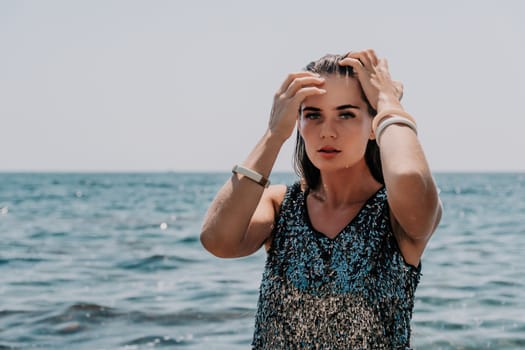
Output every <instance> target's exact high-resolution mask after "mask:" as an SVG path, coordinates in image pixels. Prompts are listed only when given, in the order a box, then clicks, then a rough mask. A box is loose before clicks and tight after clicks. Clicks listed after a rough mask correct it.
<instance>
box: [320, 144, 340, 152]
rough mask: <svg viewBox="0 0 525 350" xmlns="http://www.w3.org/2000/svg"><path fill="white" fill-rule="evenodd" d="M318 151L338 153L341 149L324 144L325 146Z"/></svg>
mask: <svg viewBox="0 0 525 350" xmlns="http://www.w3.org/2000/svg"><path fill="white" fill-rule="evenodd" d="M318 152H321V153H327V154H336V153H339V152H341V151H340V150H338V149H337V148H334V147H331V146H324V147H323V148H320V149H319V150H318Z"/></svg>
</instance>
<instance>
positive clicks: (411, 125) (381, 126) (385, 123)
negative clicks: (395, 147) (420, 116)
mask: <svg viewBox="0 0 525 350" xmlns="http://www.w3.org/2000/svg"><path fill="white" fill-rule="evenodd" d="M392 124H403V125H406V126H408V127H409V128H410V129H412V130H414V132H415V133H416V135H417V126H416V124H414V123H413V122H412V121H411V120H410V119H408V118H405V117H399V116H393V117H390V118H388V119H384V120H382V121H381V122H380V124H379V125H378V126H377V128H376V131H375V134H376V143H377V145H378V146H379V138H380V137H381V134H382V133H383V131H385V129H386V128H387V127H388V126H390V125H392Z"/></svg>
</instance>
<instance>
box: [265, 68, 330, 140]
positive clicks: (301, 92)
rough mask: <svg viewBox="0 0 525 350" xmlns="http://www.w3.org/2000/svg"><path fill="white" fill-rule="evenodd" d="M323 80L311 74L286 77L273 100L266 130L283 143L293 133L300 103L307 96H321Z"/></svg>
mask: <svg viewBox="0 0 525 350" xmlns="http://www.w3.org/2000/svg"><path fill="white" fill-rule="evenodd" d="M323 83H324V79H323V78H321V77H320V76H319V75H318V74H315V73H311V72H300V73H292V74H290V75H288V77H287V78H286V80H285V81H284V83H283V84H282V85H281V87H280V89H279V90H278V91H277V92H276V94H275V97H274V99H273V106H272V112H271V115H270V121H269V123H268V128H269V129H270V131H271V132H272V134H273V135H276V136H277V137H279V138H281V140H282V141H283V142H284V141H285V140H287V139H288V138H289V137H290V135H291V134H292V132H293V129H294V127H295V122H296V121H297V117H298V113H299V108H300V107H301V103H302V102H303V101H304V99H305V98H306V97H308V96H313V95H321V94H324V93H326V90H324V89H322V88H320V87H319V86H321V85H322V84H323Z"/></svg>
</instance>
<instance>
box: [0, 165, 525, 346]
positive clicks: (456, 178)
mask: <svg viewBox="0 0 525 350" xmlns="http://www.w3.org/2000/svg"><path fill="white" fill-rule="evenodd" d="M228 177H229V174H226V173H222V174H189V173H158V174H138V173H137V174H90V173H85V174H65V173H61V174H52V173H47V174H31V173H24V174H11V173H9V174H7V173H6V174H0V349H152V348H170V349H171V348H177V349H179V348H180V349H187V350H189V349H195V350H197V349H206V350H211V349H228V350H236V349H248V348H249V344H250V341H251V337H252V331H253V320H254V313H255V308H256V302H257V295H258V286H259V282H260V279H261V275H262V271H263V265H264V259H265V253H264V252H263V251H260V252H258V253H256V254H254V255H252V256H250V257H246V258H241V259H229V260H222V259H218V258H215V257H213V256H211V255H210V254H208V253H207V252H205V251H204V250H203V248H202V247H201V245H200V242H199V238H198V237H199V230H200V225H201V220H202V217H203V215H204V213H205V211H206V208H207V206H208V204H209V202H210V200H211V199H212V197H213V196H214V194H215V193H216V191H217V190H218V188H219V187H220V186H221V184H222V183H223V182H224V181H225V180H226V179H227V178H228ZM293 180H294V176H293V175H292V174H275V175H272V181H273V182H285V183H286V182H288V183H289V182H291V181H293ZM436 180H437V182H438V184H439V187H440V189H441V199H442V201H443V204H444V216H443V219H442V223H441V225H440V227H439V228H438V230H437V232H436V233H435V235H434V237H433V238H432V240H431V241H430V243H429V245H428V248H427V250H426V252H425V254H424V256H423V271H422V272H423V276H422V279H421V283H420V285H419V287H418V289H417V292H416V305H415V310H414V317H413V322H412V329H413V337H412V342H413V345H414V347H415V348H416V349H525V174H436Z"/></svg>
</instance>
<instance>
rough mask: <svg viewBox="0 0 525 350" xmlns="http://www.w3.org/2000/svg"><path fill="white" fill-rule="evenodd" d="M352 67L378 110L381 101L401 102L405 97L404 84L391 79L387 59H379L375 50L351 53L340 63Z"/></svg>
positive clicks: (367, 96) (369, 99)
mask: <svg viewBox="0 0 525 350" xmlns="http://www.w3.org/2000/svg"><path fill="white" fill-rule="evenodd" d="M339 64H340V65H342V66H350V67H352V68H353V69H354V72H355V73H356V75H357V78H358V79H359V82H360V83H361V87H362V88H363V91H364V93H365V95H366V98H367V99H368V102H370V104H371V105H372V107H373V108H374V109H376V110H377V108H378V103H379V99H380V98H381V99H391V100H395V101H396V102H399V101H400V100H401V98H402V97H403V84H402V83H401V82H399V81H394V80H392V78H391V77H390V72H389V70H388V62H387V60H386V59H384V58H382V59H378V58H377V56H376V54H375V52H374V50H371V49H369V50H364V51H359V52H351V53H349V54H348V55H347V56H346V58H344V59H343V60H341V62H339Z"/></svg>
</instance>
